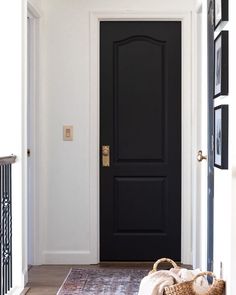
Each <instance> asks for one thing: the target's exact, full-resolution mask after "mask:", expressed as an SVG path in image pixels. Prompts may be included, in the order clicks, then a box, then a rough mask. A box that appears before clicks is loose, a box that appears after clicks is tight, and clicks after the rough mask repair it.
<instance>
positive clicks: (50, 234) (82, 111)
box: [34, 0, 194, 263]
mask: <svg viewBox="0 0 236 295" xmlns="http://www.w3.org/2000/svg"><path fill="white" fill-rule="evenodd" d="M34 1H35V2H36V3H37V4H38V1H37V0H34ZM41 4H42V6H41V11H42V17H41V20H40V23H41V26H40V35H41V38H40V44H41V47H40V48H41V49H40V52H41V56H40V64H41V82H40V83H41V87H40V101H39V122H40V124H39V151H40V154H39V162H40V170H39V175H40V179H39V186H38V187H39V199H40V206H39V210H40V212H41V215H40V220H39V224H40V226H41V229H40V233H41V234H40V241H39V243H40V245H41V251H40V253H39V257H38V261H37V262H38V263H91V262H96V261H95V259H94V257H93V254H92V253H91V243H92V241H91V238H90V212H89V208H90V203H89V202H90V201H89V190H90V187H89V175H90V171H89V109H90V106H89V90H90V89H89V81H90V80H89V78H90V76H89V75H90V73H89V68H90V60H89V45H90V43H89V42H90V40H89V38H90V31H89V29H90V27H89V24H90V19H89V15H90V12H91V11H101V10H102V11H103V10H110V11H115V10H144V11H168V12H169V11H171V10H175V9H177V10H185V11H190V10H191V9H192V8H193V7H194V1H189V0H178V1H176V0H166V1H162V0H158V1H157V0H147V1H144V0H139V1H137V0H129V1H127V0H121V1H115V0H113V1H111V0H109V1H108V0H99V1H96V0H86V1H85V0H50V1H48V0H41ZM66 124H69V125H73V126H74V141H72V142H63V141H62V126H63V125H66Z"/></svg>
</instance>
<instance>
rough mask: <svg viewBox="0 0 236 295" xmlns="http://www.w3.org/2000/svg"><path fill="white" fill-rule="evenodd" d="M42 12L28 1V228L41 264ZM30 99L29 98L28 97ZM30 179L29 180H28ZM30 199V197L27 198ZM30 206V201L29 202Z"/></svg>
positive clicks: (34, 256) (35, 257)
mask: <svg viewBox="0 0 236 295" xmlns="http://www.w3.org/2000/svg"><path fill="white" fill-rule="evenodd" d="M40 16H41V13H40V12H39V10H38V8H36V7H35V5H33V4H32V3H31V2H30V1H27V17H28V18H29V32H28V38H30V44H29V52H28V55H29V56H30V61H29V66H28V68H29V70H30V80H29V81H28V83H29V84H30V85H28V91H29V93H28V97H30V108H29V109H28V110H27V112H29V114H30V118H29V122H28V118H27V126H28V124H30V125H31V128H30V129H31V130H30V137H31V140H30V141H31V146H30V150H31V159H30V161H31V167H30V168H31V170H30V172H31V177H30V182H31V183H30V185H31V190H30V197H31V206H30V208H29V209H30V210H32V215H31V216H32V218H30V220H29V219H28V222H27V224H28V228H29V223H30V232H31V235H30V239H31V247H32V257H31V261H30V263H32V264H33V265H34V264H39V263H40V260H41V259H40V258H39V257H40V253H41V250H40V243H39V241H40V221H39V197H38V192H39V190H38V176H39V173H38V164H39V163H38V150H37V147H38V134H39V132H38V127H39V123H38V116H39V114H38V101H39V19H40ZM27 99H29V98H27ZM27 117H28V116H27ZM28 181H29V180H28ZM27 201H28V198H27ZM27 206H29V202H28V204H27Z"/></svg>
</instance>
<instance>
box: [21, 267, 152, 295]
mask: <svg viewBox="0 0 236 295" xmlns="http://www.w3.org/2000/svg"><path fill="white" fill-rule="evenodd" d="M72 267H73V268H76V267H79V268H81V267H82V268H83V267H84V268H100V267H112V268H121V267H122V268H123V267H124V268H128V267H132V268H142V269H147V270H150V269H151V268H152V263H129V264H127V263H112V264H111V263H103V264H99V265H89V266H88V265H86V266H81V265H42V266H33V267H31V268H30V270H29V282H28V284H27V287H28V288H29V290H28V291H27V290H25V292H26V293H22V294H27V295H55V294H56V293H57V291H58V289H59V288H60V286H61V285H62V283H63V281H64V280H65V278H66V276H67V274H68V272H69V270H70V269H71V268H72Z"/></svg>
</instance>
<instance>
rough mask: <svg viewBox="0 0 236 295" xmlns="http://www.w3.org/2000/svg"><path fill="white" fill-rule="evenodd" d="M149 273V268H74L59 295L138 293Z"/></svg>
mask: <svg viewBox="0 0 236 295" xmlns="http://www.w3.org/2000/svg"><path fill="white" fill-rule="evenodd" d="M147 274H148V271H147V270H139V269H127V268H126V269H109V268H101V269H72V270H71V271H70V272H69V274H68V276H67V278H66V280H65V281H64V283H63V285H62V286H61V288H60V289H59V291H58V293H57V295H77V294H83V295H111V294H112V295H137V294H138V289H139V284H140V281H141V279H142V278H143V277H144V276H146V275H147Z"/></svg>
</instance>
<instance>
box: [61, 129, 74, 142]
mask: <svg viewBox="0 0 236 295" xmlns="http://www.w3.org/2000/svg"><path fill="white" fill-rule="evenodd" d="M63 140H65V141H72V140H73V126H71V125H70V126H69V125H66V126H63Z"/></svg>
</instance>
